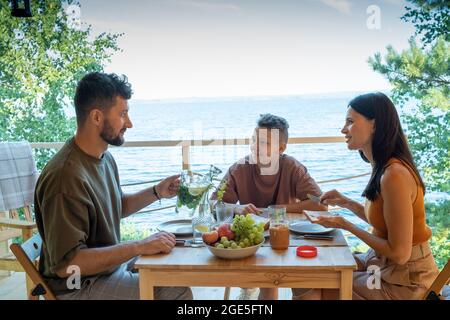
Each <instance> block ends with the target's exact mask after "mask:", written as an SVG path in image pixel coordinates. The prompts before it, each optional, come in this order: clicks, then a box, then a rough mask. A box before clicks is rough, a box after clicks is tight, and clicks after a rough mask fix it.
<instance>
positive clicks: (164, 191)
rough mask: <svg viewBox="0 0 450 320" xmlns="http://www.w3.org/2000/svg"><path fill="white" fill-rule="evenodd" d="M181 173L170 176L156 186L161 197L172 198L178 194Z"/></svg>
mask: <svg viewBox="0 0 450 320" xmlns="http://www.w3.org/2000/svg"><path fill="white" fill-rule="evenodd" d="M179 178H180V175H179V174H177V175H174V176H170V177H168V178H166V179H164V180H163V181H161V182H160V183H158V185H157V186H156V192H157V193H158V195H159V197H160V198H172V197H174V196H176V195H177V192H178V188H179V187H180V179H179Z"/></svg>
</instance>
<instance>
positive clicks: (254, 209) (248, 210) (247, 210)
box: [242, 203, 262, 214]
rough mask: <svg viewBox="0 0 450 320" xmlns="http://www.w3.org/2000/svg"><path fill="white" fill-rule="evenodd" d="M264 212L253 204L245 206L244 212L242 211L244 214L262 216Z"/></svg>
mask: <svg viewBox="0 0 450 320" xmlns="http://www.w3.org/2000/svg"><path fill="white" fill-rule="evenodd" d="M261 212H262V211H261V210H260V209H258V208H257V207H256V206H255V205H254V204H253V203H249V204H247V205H245V208H244V210H242V214H248V213H254V214H260V213H261Z"/></svg>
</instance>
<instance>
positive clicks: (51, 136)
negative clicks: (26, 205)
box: [0, 0, 121, 168]
mask: <svg viewBox="0 0 450 320" xmlns="http://www.w3.org/2000/svg"><path fill="white" fill-rule="evenodd" d="M31 5H32V14H33V16H32V17H31V18H16V17H12V16H11V8H10V1H9V0H0V140H3V141H19V140H27V141H30V142H39V141H46V142H52V141H65V140H66V139H67V138H69V137H70V136H71V135H73V133H74V131H75V120H74V118H73V117H71V118H68V116H67V114H70V112H69V113H68V112H66V111H67V110H70V109H71V108H73V102H72V101H73V96H74V90H75V87H76V83H77V81H78V80H79V79H80V78H81V77H82V76H83V75H84V74H86V73H87V72H91V71H102V70H103V68H104V65H105V63H106V62H108V61H110V58H111V56H112V55H113V54H114V52H116V51H118V50H119V48H118V46H117V39H118V37H119V36H121V35H118V34H109V33H102V34H100V35H98V36H93V35H92V32H91V31H92V30H91V26H89V25H85V24H82V23H81V22H80V19H79V11H80V7H79V3H77V2H75V1H73V0H67V1H59V0H46V1H41V0H33V1H31ZM73 114H74V113H73V112H72V115H73ZM50 156H51V153H50V151H46V150H39V151H37V154H36V159H37V162H38V167H39V168H42V166H43V165H44V164H45V163H46V161H47V160H48V159H49V157H50Z"/></svg>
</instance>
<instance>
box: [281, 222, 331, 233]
mask: <svg viewBox="0 0 450 320" xmlns="http://www.w3.org/2000/svg"><path fill="white" fill-rule="evenodd" d="M289 230H291V231H292V232H296V233H302V234H325V233H330V232H331V231H333V230H334V228H325V227H323V226H321V225H320V224H315V223H311V222H309V221H295V222H292V223H291V224H290V225H289Z"/></svg>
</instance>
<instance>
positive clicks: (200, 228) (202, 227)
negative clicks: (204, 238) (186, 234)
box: [195, 224, 209, 233]
mask: <svg viewBox="0 0 450 320" xmlns="http://www.w3.org/2000/svg"><path fill="white" fill-rule="evenodd" d="M195 230H197V231H198V232H202V233H203V232H208V231H209V228H208V226H206V225H204V224H200V225H198V226H195Z"/></svg>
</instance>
